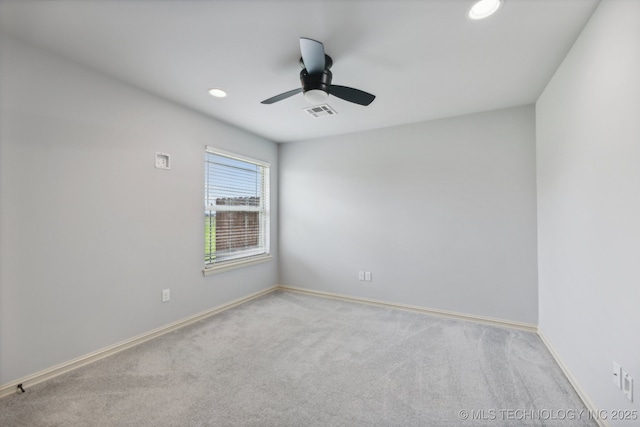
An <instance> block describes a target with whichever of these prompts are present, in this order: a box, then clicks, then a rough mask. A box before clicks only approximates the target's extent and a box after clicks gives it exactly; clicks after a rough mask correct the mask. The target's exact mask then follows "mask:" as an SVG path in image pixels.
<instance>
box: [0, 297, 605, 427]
mask: <svg viewBox="0 0 640 427" xmlns="http://www.w3.org/2000/svg"><path fill="white" fill-rule="evenodd" d="M277 290H281V291H286V292H296V293H300V294H307V295H312V296H319V297H324V298H333V299H338V300H343V301H350V302H357V303H364V304H369V305H375V306H380V307H388V308H394V309H400V310H408V311H413V312H417V313H423V314H429V315H436V316H444V317H448V318H452V319H458V320H466V321H472V322H479V323H484V324H488V325H493V326H499V327H507V328H515V329H520V330H524V331H528V332H534V333H537V334H538V335H539V336H540V338H541V339H542V342H543V343H544V344H545V345H546V347H547V349H548V350H549V352H550V353H551V355H552V356H553V357H554V359H555V360H556V362H557V363H558V365H559V366H560V368H561V369H562V371H563V372H564V374H565V375H566V377H567V378H568V379H569V382H570V383H571V385H572V386H573V388H574V389H575V390H576V392H577V393H578V395H579V396H580V398H581V399H582V401H583V402H584V404H585V405H586V406H587V409H589V410H591V411H592V412H594V413H597V408H596V407H595V405H594V404H593V402H592V401H591V399H589V397H588V396H587V395H586V393H584V392H583V391H582V389H581V388H580V385H579V384H578V382H577V380H576V379H575V377H574V376H573V374H572V373H571V371H570V370H569V369H568V368H567V367H566V366H565V365H564V363H563V362H562V360H561V359H560V357H559V356H558V354H557V353H556V351H555V350H554V349H553V347H552V346H551V344H550V343H549V341H548V340H547V339H546V338H545V336H544V335H543V334H542V332H541V331H540V330H539V329H538V327H537V326H536V325H532V324H528V323H521V322H514V321H508V320H502V319H493V318H489V317H482V316H475V315H469V314H463V313H455V312H450V311H444V310H436V309H431V308H425V307H419V306H413V305H407V304H399V303H392V302H387V301H381V300H374V299H369V298H361V297H354V296H349V295H341V294H335V293H331V292H323V291H315V290H310V289H303V288H296V287H291V286H283V285H276V286H273V287H270V288H267V289H264V290H262V291H259V292H255V293H253V294H250V295H247V296H245V297H242V298H239V299H236V300H234V301H231V302H228V303H226V304H223V305H220V306H218V307H214V308H212V309H210V310H206V311H203V312H201V313H198V314H195V315H193V316H190V317H187V318H185V319H182V320H179V321H177V322H174V323H171V324H168V325H165V326H163V327H160V328H158V329H154V330H152V331H149V332H147V333H145V334H142V335H139V336H137V337H134V338H131V339H129V340H126V341H123V342H120V343H118V344H114V345H112V346H109V347H106V348H103V349H101V350H98V351H95V352H93V353H90V354H87V355H84V356H81V357H79V358H76V359H73V360H70V361H68V362H65V363H61V364H59V365H57V366H54V367H51V368H49V369H45V370H43V371H40V372H37V373H35V374H32V375H28V376H26V377H23V378H20V379H18V380H15V381H12V382H10V383H8V384H4V385H2V386H0V398H2V397H5V396H8V395H10V394H13V393H16V392H17V391H18V389H17V386H18V384H22V386H23V387H24V388H28V387H31V386H33V385H35V384H38V383H41V382H43V381H46V380H49V379H51V378H54V377H57V376H58V375H62V374H64V373H66V372H69V371H72V370H74V369H77V368H79V367H81V366H85V365H88V364H89V363H92V362H95V361H98V360H100V359H103V358H105V357H107V356H110V355H112V354H115V353H118V352H121V351H123V350H126V349H128V348H131V347H134V346H136V345H138V344H142V343H143V342H146V341H149V340H151V339H153V338H156V337H159V336H161V335H164V334H166V333H169V332H172V331H175V330H176V329H180V328H182V327H184V326H187V325H190V324H192V323H195V322H198V321H200V320H203V319H205V318H207V317H210V316H213V315H215V314H218V313H220V312H223V311H225V310H228V309H230V308H233V307H236V306H238V305H240V304H243V303H245V302H248V301H251V300H253V299H256V298H258V297H261V296H263V295H266V294H268V293H271V292H274V291H277ZM597 422H598V424H599V425H600V426H601V427H610V426H609V424H608V422H607V421H606V420H597Z"/></svg>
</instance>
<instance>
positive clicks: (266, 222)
mask: <svg viewBox="0 0 640 427" xmlns="http://www.w3.org/2000/svg"><path fill="white" fill-rule="evenodd" d="M209 154H213V155H218V156H222V157H226V158H229V159H233V160H238V161H241V162H245V163H250V164H253V165H256V166H259V167H262V168H263V170H262V186H263V188H262V200H261V201H262V202H263V206H260V207H259V208H256V207H245V208H246V209H244V208H243V207H242V206H240V207H239V208H238V209H237V210H232V211H246V212H256V211H257V212H259V213H260V217H259V221H258V223H259V227H260V228H259V233H258V238H259V240H260V242H261V243H260V245H259V247H260V248H264V253H260V254H256V255H245V256H238V257H235V258H231V259H228V260H224V261H219V262H215V261H212V262H207V260H206V255H205V259H204V268H203V270H202V272H203V274H204V275H205V276H209V275H212V274H216V273H220V272H223V271H229V270H235V269H237V268H242V267H247V266H250V265H256V264H262V263H265V262H269V261H271V259H272V256H271V244H270V243H271V242H270V237H271V230H270V228H271V207H270V202H271V201H270V192H271V182H270V177H271V174H270V169H271V165H270V163H269V162H266V161H264V160H258V159H255V158H251V157H248V156H244V155H241V154H237V153H232V152H229V151H226V150H221V149H218V148H215V147H212V146H209V145H207V146H205V160H204V167H205V170H204V212H203V214H204V218H205V220H206V218H207V215H211V213H212V212H216V211H230V209H228V208H223V209H214V207H215V206H216V205H207V191H208V187H207V186H208V178H209V173H208V171H207V168H208V166H207V162H208V161H209V160H208V156H209ZM220 206H224V205H220ZM203 235H204V240H203V244H204V247H203V249H204V251H203V253H204V254H206V253H207V252H206V250H207V249H206V245H207V239H208V237H207V232H206V226H205V229H204V230H203Z"/></svg>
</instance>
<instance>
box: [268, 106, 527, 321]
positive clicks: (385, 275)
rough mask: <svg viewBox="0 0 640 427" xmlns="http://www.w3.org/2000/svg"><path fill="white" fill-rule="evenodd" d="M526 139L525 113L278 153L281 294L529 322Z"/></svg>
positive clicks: (293, 146)
mask: <svg viewBox="0 0 640 427" xmlns="http://www.w3.org/2000/svg"><path fill="white" fill-rule="evenodd" d="M328 120H330V119H328ZM534 128H535V124H534V108H533V106H524V107H516V108H510V109H505V110H499V111H493V112H487V113H482V114H474V115H469V116H464V117H457V118H452V119H445V120H438V121H433V122H428V123H421V124H415V125H409V126H401V127H394V128H386V129H381V130H376V131H370V132H362V133H355V134H349V135H343V136H337V137H331V138H323V139H319V140H312V141H304V142H296V143H288V144H284V145H281V146H280V196H281V198H280V283H281V284H283V285H287V286H294V287H301V288H310V289H314V290H320V291H326V292H335V293H340V294H347V295H354V296H359V297H366V298H373V299H381V300H385V301H390V302H397V303H404V304H411V305H417V306H422V307H428V308H435V309H440V310H448V311H454V312H460V313H466V314H473V315H479V316H485V317H492V318H498V319H505V320H511V321H518V322H525V323H532V324H535V323H537V314H538V313H537V312H538V303H537V301H538V300H537V298H538V297H537V276H536V274H537V271H536V202H535V192H536V189H535V139H534V138H535V133H534V130H535V129H534ZM359 270H365V271H371V272H372V273H373V281H372V282H361V281H358V276H357V272H358V271H359Z"/></svg>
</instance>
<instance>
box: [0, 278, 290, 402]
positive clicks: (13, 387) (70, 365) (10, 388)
mask: <svg viewBox="0 0 640 427" xmlns="http://www.w3.org/2000/svg"><path fill="white" fill-rule="evenodd" d="M277 289H279V287H278V286H272V287H270V288H267V289H264V290H262V291H259V292H255V293H252V294H250V295H247V296H245V297H242V298H238V299H236V300H233V301H231V302H228V303H226V304H222V305H220V306H218V307H214V308H212V309H210V310H206V311H203V312H201V313H198V314H195V315H193V316H190V317H187V318H185V319H182V320H179V321H177V322H174V323H170V324H168V325H165V326H162V327H160V328H158V329H154V330H152V331H149V332H147V333H144V334H142V335H138V336H137V337H134V338H131V339H128V340H126V341H123V342H120V343H118V344H114V345H112V346H109V347H106V348H103V349H101V350H98V351H95V352H93V353H89V354H87V355H84V356H81V357H78V358H77V359H73V360H70V361H68V362H64V363H61V364H59V365H57V366H54V367H52V368H49V369H45V370H43V371H40V372H37V373H35V374H32V375H28V376H26V377H23V378H20V379H18V380H16V381H12V382H10V383H8V384H3V385H2V386H0V398H2V397H5V396H8V395H10V394H13V393H16V392H17V391H18V388H17V387H18V384H22V386H23V387H24V388H28V387H31V386H33V385H35V384H38V383H41V382H43V381H46V380H49V379H51V378H54V377H57V376H58V375H62V374H64V373H66V372H69V371H72V370H74V369H77V368H79V367H81V366H85V365H88V364H89V363H92V362H95V361H97V360H100V359H103V358H105V357H107V356H110V355H112V354H115V353H118V352H121V351H123V350H126V349H128V348H131V347H134V346H136V345H138V344H142V343H143V342H146V341H149V340H151V339H153V338H156V337H159V336H161V335H164V334H166V333H169V332H172V331H175V330H176V329H180V328H182V327H184V326H187V325H190V324H192V323H195V322H198V321H200V320H202V319H205V318H207V317H209V316H213V315H214V314H218V313H220V312H222V311H225V310H228V309H230V308H233V307H236V306H238V305H240V304H243V303H245V302H248V301H251V300H252V299H255V298H258V297H261V296H263V295H266V294H268V293H271V292H273V291H275V290H277Z"/></svg>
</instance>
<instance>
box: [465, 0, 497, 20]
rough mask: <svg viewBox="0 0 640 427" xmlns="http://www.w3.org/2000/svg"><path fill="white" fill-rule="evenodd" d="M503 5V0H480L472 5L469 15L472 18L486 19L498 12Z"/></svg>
mask: <svg viewBox="0 0 640 427" xmlns="http://www.w3.org/2000/svg"><path fill="white" fill-rule="evenodd" d="M501 5H502V1H501V0H480V1H478V2H476V3H475V4H474V5H473V6H471V9H469V13H468V14H467V16H468V17H469V18H470V19H484V18H487V17H489V16H491V15H493V14H494V13H496V12H497V11H498V9H500V6H501Z"/></svg>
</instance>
